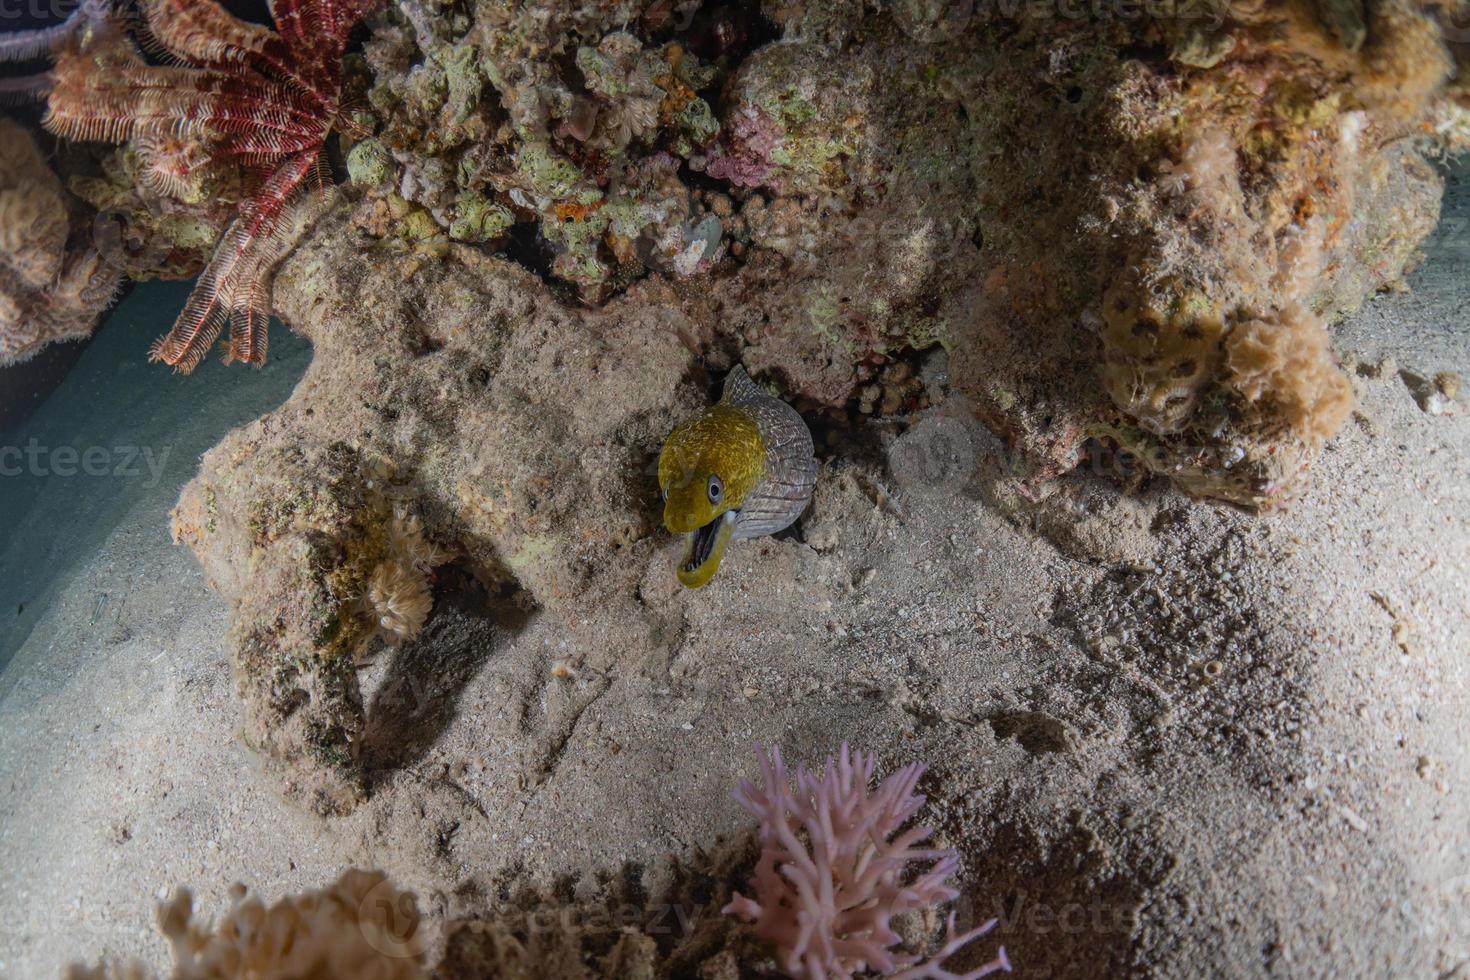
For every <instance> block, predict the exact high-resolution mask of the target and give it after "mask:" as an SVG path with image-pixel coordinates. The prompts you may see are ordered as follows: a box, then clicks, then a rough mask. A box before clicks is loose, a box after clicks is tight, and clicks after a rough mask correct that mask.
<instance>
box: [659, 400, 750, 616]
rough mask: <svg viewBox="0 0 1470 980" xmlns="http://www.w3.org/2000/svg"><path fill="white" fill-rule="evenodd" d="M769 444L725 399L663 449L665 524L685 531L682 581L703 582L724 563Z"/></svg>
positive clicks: (691, 584) (661, 478) (691, 585)
mask: <svg viewBox="0 0 1470 980" xmlns="http://www.w3.org/2000/svg"><path fill="white" fill-rule="evenodd" d="M765 462H766V447H765V443H764V441H763V440H762V439H761V434H760V429H759V428H758V427H757V426H756V424H755V420H754V419H753V418H751V416H750V414H749V413H748V412H746V411H744V410H743V409H740V408H736V407H735V406H733V405H727V404H724V403H721V404H718V405H715V406H713V407H712V408H709V409H706V410H705V411H704V412H703V413H702V414H700V415H698V416H696V417H694V418H692V419H690V420H689V421H687V422H684V423H682V424H681V425H679V426H678V427H677V428H676V429H674V431H673V432H670V433H669V437H668V438H667V439H665V440H664V448H663V450H662V451H661V452H660V453H659V454H658V484H659V487H660V488H662V490H663V494H664V527H666V528H668V529H669V530H670V531H672V532H674V533H675V534H682V535H684V557H683V558H682V559H680V561H679V567H678V576H679V581H680V582H682V583H684V584H685V585H686V586H688V587H689V588H691V589H697V588H699V587H700V586H701V585H704V584H705V583H706V582H708V581H709V580H710V579H711V578H712V577H714V574H715V570H716V569H717V568H719V567H720V559H721V558H723V557H724V556H725V546H726V545H727V544H729V543H730V535H731V534H732V533H733V532H734V530H735V521H736V518H737V517H738V516H739V510H740V505H741V504H742V503H743V502H744V501H745V497H746V495H747V494H749V493H750V490H751V488H752V487H754V486H755V485H756V482H757V481H759V480H760V478H761V472H762V471H763V470H764V469H765Z"/></svg>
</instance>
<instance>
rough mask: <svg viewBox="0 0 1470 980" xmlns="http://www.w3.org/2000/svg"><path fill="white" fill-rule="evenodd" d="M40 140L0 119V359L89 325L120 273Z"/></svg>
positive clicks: (72, 336)
mask: <svg viewBox="0 0 1470 980" xmlns="http://www.w3.org/2000/svg"><path fill="white" fill-rule="evenodd" d="M90 239H91V229H90V227H89V226H88V225H87V223H86V222H85V221H84V220H83V217H82V215H81V214H80V212H79V211H78V209H76V208H73V207H72V206H71V205H70V203H69V201H68V200H67V197H66V194H65V192H64V191H63V190H62V187H61V182H60V180H59V179H58V178H57V177H56V175H55V174H54V173H52V172H51V168H50V167H48V166H47V165H46V161H45V160H44V159H43V158H42V156H41V152H40V150H39V149H38V148H37V146H36V144H35V141H34V140H32V139H31V136H30V134H29V133H27V132H26V131H25V130H24V129H22V128H21V127H20V126H18V125H16V124H15V123H13V122H11V121H10V120H8V119H0V364H11V363H14V362H16V361H23V360H25V359H27V358H29V357H30V356H31V355H33V354H35V353H36V351H38V350H39V349H41V348H42V347H44V346H45V345H46V344H49V343H53V342H55V341H59V340H77V339H80V338H82V337H86V336H88V335H89V334H91V332H92V328H93V326H94V325H95V323H96V320H97V316H98V314H100V313H101V312H102V311H103V310H104V309H106V308H107V306H108V305H109V304H111V302H112V299H113V296H114V295H115V294H116V290H117V282H118V272H117V270H116V269H115V268H114V267H113V266H112V264H111V263H109V262H108V261H107V260H106V259H104V258H103V257H102V255H101V254H99V252H98V251H97V250H96V248H94V247H93V245H92V242H91V240H90Z"/></svg>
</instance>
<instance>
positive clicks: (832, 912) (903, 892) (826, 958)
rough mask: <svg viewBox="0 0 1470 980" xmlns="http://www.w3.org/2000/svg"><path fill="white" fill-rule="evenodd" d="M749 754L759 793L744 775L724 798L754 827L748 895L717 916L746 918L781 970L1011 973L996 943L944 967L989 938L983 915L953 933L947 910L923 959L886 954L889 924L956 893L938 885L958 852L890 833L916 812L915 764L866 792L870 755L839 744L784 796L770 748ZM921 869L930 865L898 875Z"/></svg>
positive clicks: (910, 978)
mask: <svg viewBox="0 0 1470 980" xmlns="http://www.w3.org/2000/svg"><path fill="white" fill-rule="evenodd" d="M757 753H758V754H759V756H760V767H761V785H756V784H755V783H753V782H751V781H750V780H748V779H743V780H741V781H740V786H739V788H738V789H736V791H735V794H734V796H735V801H736V802H737V803H739V804H740V805H741V806H742V807H744V808H745V809H747V810H749V811H750V812H751V813H752V814H754V815H755V816H756V818H757V819H759V820H760V842H761V854H760V860H759V861H758V862H757V863H756V866H755V875H754V877H753V879H752V880H751V885H752V887H753V889H754V892H755V898H754V899H750V898H746V897H745V896H743V895H741V894H740V893H739V892H736V893H735V897H734V900H733V901H731V902H730V904H729V905H727V906H725V908H724V909H723V912H724V913H725V914H726V915H737V916H740V917H741V918H743V919H746V920H747V921H749V922H752V923H753V924H754V931H755V934H756V935H757V936H759V937H760V938H761V939H764V940H766V941H767V942H769V943H771V944H772V945H773V946H775V948H776V954H777V962H778V965H779V966H780V967H781V969H782V970H783V971H785V972H786V973H787V974H788V975H789V976H791V977H794V978H796V980H851V978H852V977H853V975H854V974H856V973H859V972H861V971H863V970H875V971H878V972H879V973H881V974H882V975H884V976H886V977H889V978H890V980H977V978H979V977H983V976H987V975H989V974H991V973H995V972H997V971H1001V970H1004V971H1007V972H1009V971H1010V968H1011V964H1010V961H1009V960H1008V959H1006V952H1005V948H1004V947H1002V948H1001V949H1000V950H999V951H998V952H997V954H996V957H995V959H993V960H991V961H990V962H989V963H986V964H984V965H983V966H980V967H977V968H976V969H974V970H971V971H970V972H968V973H964V974H959V973H953V972H951V971H949V970H947V969H945V967H944V961H945V960H946V959H948V958H949V957H950V956H952V955H954V954H955V953H956V952H958V951H959V950H960V949H961V948H962V947H963V946H965V945H966V944H967V943H969V942H970V941H971V940H973V939H975V938H976V937H978V936H982V935H984V934H985V933H987V932H989V931H990V929H991V927H993V926H994V925H995V921H996V920H994V919H992V920H990V921H989V922H987V923H985V924H984V925H982V926H980V927H978V928H975V929H971V930H969V931H968V932H964V933H960V934H958V935H957V934H956V933H955V930H954V924H955V921H954V920H955V917H954V913H953V912H951V913H950V915H949V919H948V925H947V932H946V940H945V943H944V945H943V946H942V947H941V948H940V950H939V951H938V952H937V953H935V954H934V956H932V957H930V958H928V959H921V958H920V957H919V956H916V955H914V954H911V953H904V952H901V951H896V950H895V949H894V947H896V946H897V945H898V943H899V941H900V936H899V935H898V933H897V932H896V931H895V930H894V928H893V920H894V919H896V918H898V917H899V916H901V915H903V914H905V913H908V912H912V911H915V910H918V909H922V908H925V907H928V906H931V905H937V904H939V903H941V902H948V901H951V900H952V899H954V898H955V897H956V896H957V895H958V894H959V892H958V891H957V890H956V889H954V888H953V887H952V886H950V885H949V884H948V882H947V880H946V879H948V878H949V876H950V875H951V874H952V873H954V872H955V871H956V870H957V869H958V868H959V855H958V854H957V853H956V852H954V851H953V850H949V849H940V848H921V847H918V846H917V845H919V844H921V843H923V842H924V841H925V840H927V839H928V838H929V834H930V830H929V828H928V827H911V828H909V829H908V830H904V831H902V832H900V828H901V827H902V826H903V825H904V823H905V822H906V821H907V820H908V819H909V818H910V817H912V816H913V815H914V814H915V813H917V812H918V810H919V808H920V807H922V806H923V805H924V797H922V796H918V795H915V793H914V786H915V785H916V784H917V783H918V781H919V777H920V776H921V775H923V773H924V767H923V766H922V765H919V764H914V765H908V766H904V767H903V768H902V769H900V770H898V772H895V773H893V774H892V775H891V776H889V777H888V778H887V779H885V780H883V782H882V783H880V784H879V785H878V786H877V788H876V789H873V790H871V791H870V790H869V786H870V784H871V783H872V780H873V770H874V766H875V764H876V759H875V758H874V756H873V755H872V754H871V753H869V754H863V753H861V752H860V753H857V755H856V756H854V754H853V753H852V751H851V750H850V749H849V748H848V747H847V744H846V743H844V744H843V746H842V752H841V754H840V755H839V756H838V757H837V758H836V759H831V758H829V759H828V760H827V765H826V769H825V770H824V771H823V773H822V774H821V776H820V777H818V776H816V775H814V774H812V773H810V772H808V771H807V770H806V769H804V768H802V767H797V770H796V792H795V793H793V792H792V791H791V789H790V788H789V784H788V782H787V777H786V766H785V764H784V763H783V762H782V760H781V750H780V748H779V747H776V746H772V747H771V749H770V751H769V753H767V752H766V751H765V750H764V749H763V748H761V747H760V746H757ZM802 831H805V835H804V836H805V841H803V835H802ZM922 861H932V862H934V863H933V864H932V865H931V866H930V867H929V868H928V869H927V870H923V871H920V872H918V873H917V874H916V875H911V874H908V872H910V871H911V870H912V866H913V865H914V864H915V863H916V862H922ZM908 877H912V878H913V880H912V881H908V882H906V881H905V880H904V879H905V878H908Z"/></svg>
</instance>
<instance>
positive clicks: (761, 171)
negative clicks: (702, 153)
mask: <svg viewBox="0 0 1470 980" xmlns="http://www.w3.org/2000/svg"><path fill="white" fill-rule="evenodd" d="M780 146H781V127H780V126H778V125H777V124H776V122H775V121H774V120H772V119H771V117H770V116H767V115H766V114H765V113H764V112H762V111H761V110H760V109H757V108H756V107H755V106H744V107H742V108H741V109H740V110H738V111H737V112H736V113H735V114H734V117H733V118H731V120H730V121H729V122H728V123H726V124H725V139H723V140H721V142H719V143H717V144H715V146H714V147H713V148H712V149H711V150H710V152H709V155H708V156H707V157H706V158H705V162H704V172H705V173H707V174H709V175H710V176H711V177H716V178H718V179H720V180H728V181H729V182H730V183H732V184H734V185H735V186H736V187H758V186H760V185H761V184H764V183H765V182H766V181H767V180H769V179H770V177H771V171H772V170H774V169H775V166H774V164H772V163H771V154H772V153H774V152H775V151H776V150H777V149H778V148H780Z"/></svg>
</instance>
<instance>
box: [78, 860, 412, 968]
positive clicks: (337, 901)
mask: <svg viewBox="0 0 1470 980" xmlns="http://www.w3.org/2000/svg"><path fill="white" fill-rule="evenodd" d="M231 894H232V896H233V904H232V905H231V907H230V911H229V913H228V914H227V915H225V917H224V918H223V919H222V920H220V922H218V923H217V924H209V923H203V922H198V921H196V920H195V918H194V900H193V896H192V895H191V894H190V893H189V890H188V889H186V888H181V889H179V891H178V892H177V893H176V894H175V896H174V899H173V901H171V902H169V903H168V904H166V905H160V906H159V908H158V927H159V930H160V931H161V932H162V933H163V934H164V936H166V937H167V938H168V940H169V943H170V944H171V945H172V947H173V959H174V970H173V973H172V976H173V977H174V980H287V978H299V980H306V978H320V980H346V978H348V977H351V978H353V980H424V978H426V977H427V975H428V974H427V972H426V971H425V969H424V953H425V945H426V944H425V940H424V936H423V930H422V929H421V928H420V925H421V923H420V919H419V910H418V903H417V902H416V901H415V899H414V896H413V895H412V894H411V893H409V892H403V891H399V890H398V889H397V888H396V887H394V886H393V884H392V883H391V882H389V881H388V879H387V876H386V875H384V874H383V873H382V872H381V871H360V870H357V869H350V870H348V871H346V872H344V873H343V874H342V876H341V877H340V878H338V879H337V880H336V881H335V882H333V883H332V884H330V885H328V886H327V887H326V888H323V889H320V890H316V891H307V892H303V893H301V894H299V895H288V896H286V897H285V898H283V899H281V900H280V901H279V902H277V903H275V904H274V905H271V906H266V905H265V904H264V903H263V902H261V900H260V899H258V898H254V897H251V896H249V895H248V893H247V892H246V889H245V886H244V885H238V884H237V885H235V887H234V888H233V889H232V890H231ZM144 976H145V973H144V971H143V970H142V968H141V967H138V966H136V965H129V966H119V965H116V964H108V963H102V964H98V965H97V966H95V967H86V966H80V965H78V966H73V967H72V968H71V970H70V971H69V972H68V974H67V977H68V980H142V978H143V977H144Z"/></svg>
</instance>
